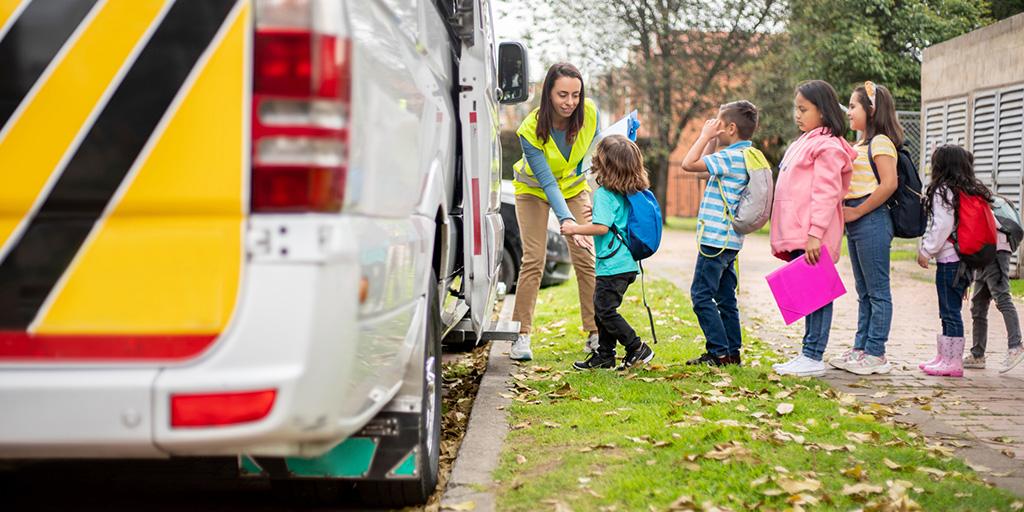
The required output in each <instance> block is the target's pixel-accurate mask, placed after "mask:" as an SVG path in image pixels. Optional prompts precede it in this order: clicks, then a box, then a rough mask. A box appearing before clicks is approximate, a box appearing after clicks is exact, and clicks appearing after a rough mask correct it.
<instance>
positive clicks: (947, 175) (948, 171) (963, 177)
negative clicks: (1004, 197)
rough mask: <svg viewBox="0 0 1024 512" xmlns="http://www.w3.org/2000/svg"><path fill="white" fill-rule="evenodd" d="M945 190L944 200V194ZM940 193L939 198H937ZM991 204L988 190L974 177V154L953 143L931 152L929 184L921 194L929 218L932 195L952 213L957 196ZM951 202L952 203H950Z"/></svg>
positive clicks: (932, 204)
mask: <svg viewBox="0 0 1024 512" xmlns="http://www.w3.org/2000/svg"><path fill="white" fill-rule="evenodd" d="M947 190H948V191H949V197H946V195H945V191H947ZM940 192H941V193H943V195H939V194H940ZM961 192H963V193H965V194H967V195H969V196H979V197H981V198H983V199H984V200H985V201H988V202H989V203H991V202H992V191H990V190H989V189H988V187H986V186H985V184H984V183H982V182H980V181H978V178H977V177H975V175H974V155H973V154H971V152H970V151H967V150H966V149H964V148H962V147H960V146H956V145H953V144H946V145H944V146H939V148H938V149H936V150H935V152H934V153H932V181H931V182H930V183H929V184H928V188H927V189H926V190H925V195H924V211H925V212H926V213H927V214H928V218H929V219H930V218H932V207H933V206H934V205H935V201H936V196H938V200H939V201H942V204H945V205H946V206H947V207H948V208H951V209H952V210H953V211H954V212H955V211H958V210H959V209H960V193H961ZM951 201H952V202H951Z"/></svg>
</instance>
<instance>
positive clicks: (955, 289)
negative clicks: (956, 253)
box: [935, 262, 968, 338]
mask: <svg viewBox="0 0 1024 512" xmlns="http://www.w3.org/2000/svg"><path fill="white" fill-rule="evenodd" d="M935 267H936V268H935V290H936V291H937V292H938V294H939V319H941V320H942V335H943V336H950V337H953V338H962V337H963V335H964V320H963V317H961V315H960V308H962V307H963V304H964V291H965V290H966V289H967V281H968V280H967V278H966V277H965V276H959V277H960V278H959V279H958V274H959V270H960V262H953V263H938V264H936V266H935Z"/></svg>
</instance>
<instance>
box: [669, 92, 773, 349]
mask: <svg viewBox="0 0 1024 512" xmlns="http://www.w3.org/2000/svg"><path fill="white" fill-rule="evenodd" d="M757 119H758V113H757V107H755V106H754V105H753V104H752V103H750V102H749V101H734V102H732V103H727V104H725V105H722V107H721V108H720V109H719V110H718V117H717V118H715V119H710V120H708V121H707V122H706V123H704V128H703V129H702V130H701V132H700V136H699V137H698V138H697V141H696V142H694V143H693V146H692V147H690V150H689V151H688V152H687V154H686V157H685V158H684V159H683V170H684V171H687V172H692V173H699V174H702V175H704V176H707V177H708V183H707V186H706V187H705V188H704V197H703V199H701V202H700V212H699V213H698V214H697V243H698V246H699V247H700V254H699V255H698V256H697V268H696V269H695V270H694V272H693V284H692V285H691V286H690V299H691V301H692V302H693V312H694V313H696V314H697V321H698V322H700V328H701V330H703V331H704V339H705V340H706V341H705V349H706V352H705V353H704V355H702V356H700V357H698V358H696V359H693V360H690V361H687V363H686V364H690V365H697V364H710V365H714V366H723V365H728V364H736V365H738V364H740V346H741V344H742V330H741V329H740V312H739V307H738V306H737V302H736V286H737V284H738V281H739V276H738V275H737V274H736V256H737V254H739V251H740V249H741V248H742V247H743V235H740V234H739V233H737V232H736V230H734V229H733V227H732V214H733V212H735V211H736V207H737V206H738V205H739V202H740V196H741V195H742V194H743V191H744V189H745V188H746V186H747V182H748V181H749V175H748V174H747V166H746V157H745V156H744V152H745V151H746V150H747V149H748V148H750V147H751V142H750V138H751V137H752V136H753V135H754V130H756V129H757ZM719 148H721V149H719Z"/></svg>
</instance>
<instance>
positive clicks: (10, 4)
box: [0, 0, 21, 29]
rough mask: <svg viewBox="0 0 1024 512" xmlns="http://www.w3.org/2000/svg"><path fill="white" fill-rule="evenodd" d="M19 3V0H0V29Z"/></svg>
mask: <svg viewBox="0 0 1024 512" xmlns="http://www.w3.org/2000/svg"><path fill="white" fill-rule="evenodd" d="M20 4H21V0H0V29H2V28H3V27H4V25H6V24H7V21H8V20H10V19H11V15H12V14H14V10H15V9H17V8H18V5H20Z"/></svg>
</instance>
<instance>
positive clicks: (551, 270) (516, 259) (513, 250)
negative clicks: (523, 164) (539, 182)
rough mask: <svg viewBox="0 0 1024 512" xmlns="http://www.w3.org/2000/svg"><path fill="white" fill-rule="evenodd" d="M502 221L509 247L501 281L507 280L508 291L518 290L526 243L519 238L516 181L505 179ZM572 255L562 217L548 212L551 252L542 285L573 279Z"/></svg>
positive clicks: (502, 257) (504, 253)
mask: <svg viewBox="0 0 1024 512" xmlns="http://www.w3.org/2000/svg"><path fill="white" fill-rule="evenodd" d="M501 220H502V222H504V223H505V250H504V251H503V253H502V255H501V267H500V268H499V269H498V281H499V282H501V283H505V289H506V290H508V293H514V292H515V289H516V281H517V280H518V279H519V264H520V262H521V261H522V260H523V242H522V240H521V239H520V238H519V222H518V221H517V220H516V198H515V191H514V188H513V186H512V181H510V180H502V182H501ZM571 268H572V258H571V257H570V255H569V243H568V242H567V241H566V239H565V237H564V236H562V233H561V230H560V229H559V226H558V218H557V217H555V214H554V212H550V213H549V214H548V255H547V258H546V259H545V262H544V275H543V277H541V279H540V286H541V288H543V287H546V286H554V285H556V284H561V283H564V282H566V281H568V280H569V270H570V269H571Z"/></svg>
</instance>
